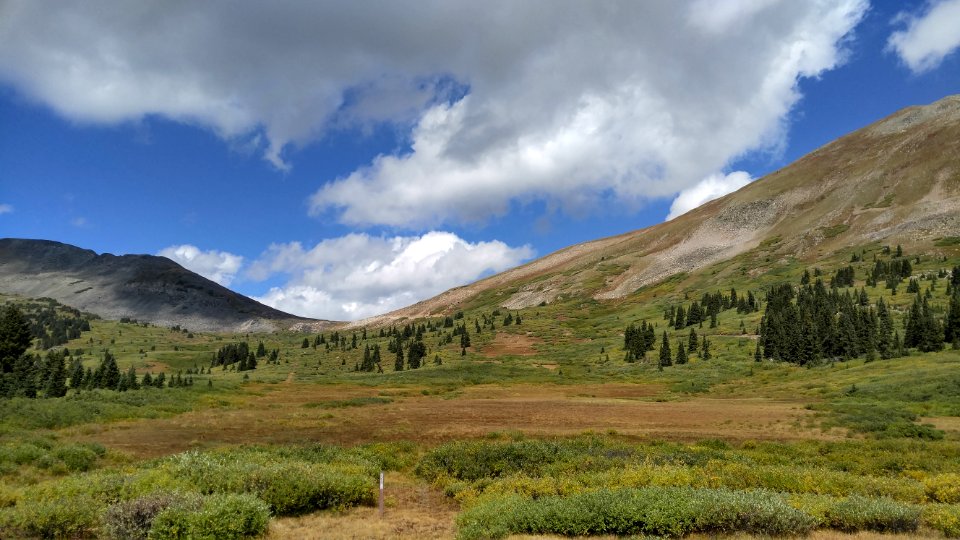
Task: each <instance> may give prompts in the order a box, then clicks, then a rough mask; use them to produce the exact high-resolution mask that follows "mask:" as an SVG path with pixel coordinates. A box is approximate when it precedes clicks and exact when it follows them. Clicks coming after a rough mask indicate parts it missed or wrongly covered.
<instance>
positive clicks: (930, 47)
mask: <svg viewBox="0 0 960 540" xmlns="http://www.w3.org/2000/svg"><path fill="white" fill-rule="evenodd" d="M898 20H899V21H902V22H903V23H905V25H906V28H905V29H903V30H899V31H897V32H894V33H893V34H891V36H890V40H889V41H888V42H887V46H888V47H889V48H890V49H892V50H893V51H894V52H896V53H897V55H898V56H900V59H901V60H903V62H904V63H905V64H907V67H909V68H910V70H911V71H913V72H914V73H923V72H926V71H930V70H932V69H934V68H936V67H937V66H939V65H940V63H941V62H943V59H944V58H945V57H946V56H947V55H949V54H951V53H953V52H954V51H956V50H957V48H958V47H960V0H940V1H936V2H931V3H930V4H928V5H927V6H926V7H925V10H924V12H923V13H922V14H919V15H917V14H907V13H903V14H901V15H900V16H899V17H898Z"/></svg>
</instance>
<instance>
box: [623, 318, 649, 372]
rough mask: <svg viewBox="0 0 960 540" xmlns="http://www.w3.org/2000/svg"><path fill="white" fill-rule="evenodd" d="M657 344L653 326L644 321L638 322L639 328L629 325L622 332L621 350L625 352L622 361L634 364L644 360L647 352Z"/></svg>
mask: <svg viewBox="0 0 960 540" xmlns="http://www.w3.org/2000/svg"><path fill="white" fill-rule="evenodd" d="M656 342H657V336H656V334H655V333H654V331H653V325H652V324H648V323H647V321H646V320H643V321H640V326H637V325H635V324H630V325H629V326H627V328H626V330H624V332H623V348H624V349H625V350H626V351H627V353H626V357H625V358H624V360H626V361H627V362H636V361H637V360H640V359H642V358H644V357H645V356H646V354H647V351H652V350H653V346H654V344H655V343H656Z"/></svg>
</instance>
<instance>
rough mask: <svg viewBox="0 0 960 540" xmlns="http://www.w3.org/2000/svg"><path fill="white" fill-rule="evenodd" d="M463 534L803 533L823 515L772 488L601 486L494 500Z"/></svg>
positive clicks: (473, 515)
mask: <svg viewBox="0 0 960 540" xmlns="http://www.w3.org/2000/svg"><path fill="white" fill-rule="evenodd" d="M457 525H458V530H459V536H460V538H463V539H474V538H503V537H505V536H508V535H510V534H560V535H566V536H585V535H600V534H613V535H618V536H624V535H655V536H670V537H676V536H683V535H686V534H691V533H697V532H701V533H731V532H738V531H743V532H749V533H754V534H770V535H797V534H804V533H806V532H808V531H810V530H811V529H812V528H813V527H814V526H815V525H816V520H815V519H814V518H813V517H811V516H809V515H807V514H806V513H804V512H801V511H799V510H796V509H795V508H793V507H791V506H789V505H788V504H787V503H786V502H785V501H784V500H783V498H782V497H780V496H779V495H776V494H774V493H770V492H760V491H757V492H746V491H731V490H717V489H693V488H661V487H647V488H641V489H620V490H608V489H601V490H598V491H594V492H589V493H581V494H578V495H573V496H570V497H556V496H554V497H543V498H540V499H527V498H524V497H520V496H511V497H503V498H493V499H489V500H487V501H484V502H481V503H479V504H477V505H476V506H474V507H472V508H470V509H468V510H466V511H465V512H463V513H462V514H461V515H460V516H459V518H458V519H457Z"/></svg>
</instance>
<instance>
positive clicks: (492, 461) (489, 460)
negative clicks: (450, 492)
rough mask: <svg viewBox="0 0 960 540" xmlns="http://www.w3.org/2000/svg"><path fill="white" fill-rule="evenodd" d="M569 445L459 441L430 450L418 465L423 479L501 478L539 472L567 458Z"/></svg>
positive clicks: (536, 442)
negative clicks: (445, 477) (444, 477)
mask: <svg viewBox="0 0 960 540" xmlns="http://www.w3.org/2000/svg"><path fill="white" fill-rule="evenodd" d="M566 446H568V445H564V444H563V443H556V442H551V441H540V440H523V441H510V442H486V441H456V442H452V443H448V444H444V445H441V446H438V447H437V448H434V449H433V450H431V451H430V452H428V453H427V454H426V455H425V456H424V457H423V458H422V459H421V460H420V462H419V463H418V464H417V469H416V472H417V474H418V475H419V476H421V477H422V478H426V479H428V480H434V479H436V478H439V477H443V476H449V477H452V478H456V479H459V480H477V479H479V478H499V477H502V476H507V475H510V474H514V473H518V472H524V473H526V474H538V473H539V471H541V470H542V469H543V468H544V467H545V466H546V465H549V464H551V463H554V462H556V461H559V460H561V459H562V458H563V457H565V456H566V455H567V454H568V452H567V451H566V450H567V448H565V447H566Z"/></svg>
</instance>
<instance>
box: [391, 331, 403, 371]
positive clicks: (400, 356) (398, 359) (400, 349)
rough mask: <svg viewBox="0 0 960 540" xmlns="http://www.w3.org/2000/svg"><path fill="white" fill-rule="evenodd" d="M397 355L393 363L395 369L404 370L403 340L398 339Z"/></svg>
mask: <svg viewBox="0 0 960 540" xmlns="http://www.w3.org/2000/svg"><path fill="white" fill-rule="evenodd" d="M396 349H397V357H396V360H395V361H394V363H393V370H394V371H403V342H402V341H400V340H399V339H397V345H396Z"/></svg>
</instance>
